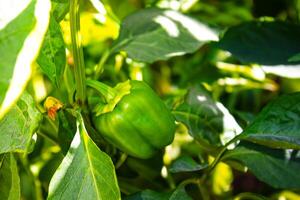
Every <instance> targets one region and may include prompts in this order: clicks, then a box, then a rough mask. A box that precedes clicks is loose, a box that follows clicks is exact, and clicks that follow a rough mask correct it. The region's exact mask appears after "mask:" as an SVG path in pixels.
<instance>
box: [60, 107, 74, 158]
mask: <svg viewBox="0 0 300 200" xmlns="http://www.w3.org/2000/svg"><path fill="white" fill-rule="evenodd" d="M58 120H59V126H58V137H59V141H58V142H59V145H60V148H61V149H62V152H63V153H64V154H66V153H67V152H68V149H69V148H70V144H71V142H72V139H73V138H74V135H75V133H76V128H77V127H76V119H75V117H74V116H72V115H71V114H70V113H69V112H64V111H60V112H58Z"/></svg>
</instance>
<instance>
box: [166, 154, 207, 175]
mask: <svg viewBox="0 0 300 200" xmlns="http://www.w3.org/2000/svg"><path fill="white" fill-rule="evenodd" d="M207 166H208V164H207V163H203V164H199V163H197V162H196V161H194V160H193V159H192V158H191V157H189V156H181V157H179V158H178V159H176V160H175V161H174V162H173V163H172V164H171V166H170V168H169V170H170V172H172V173H177V172H193V171H198V170H201V169H204V168H206V167H207Z"/></svg>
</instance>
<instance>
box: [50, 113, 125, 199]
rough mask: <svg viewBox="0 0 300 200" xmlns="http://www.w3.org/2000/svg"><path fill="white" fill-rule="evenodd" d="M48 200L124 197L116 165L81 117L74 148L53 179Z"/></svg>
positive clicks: (71, 148)
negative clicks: (93, 138)
mask: <svg viewBox="0 0 300 200" xmlns="http://www.w3.org/2000/svg"><path fill="white" fill-rule="evenodd" d="M48 199H98V200H100V199H103V200H114V199H121V197H120V192H119V188H118V184H117V180H116V174H115V170H114V165H113V163H112V161H111V159H110V157H109V156H108V155H106V154H105V153H104V152H102V151H101V150H100V149H99V148H98V147H97V146H96V144H95V143H94V142H93V141H92V140H91V139H90V138H89V136H88V133H87V132H86V129H85V127H84V122H83V120H82V118H81V117H79V120H78V122H77V133H76V135H75V137H74V139H73V141H72V143H71V147H70V149H69V151H68V153H67V155H66V157H65V158H64V159H63V161H62V163H61V165H60V166H59V168H58V169H57V171H56V172H55V174H54V176H53V177H52V179H51V182H50V187H49V196H48Z"/></svg>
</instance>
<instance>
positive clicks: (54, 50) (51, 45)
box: [37, 18, 66, 86]
mask: <svg viewBox="0 0 300 200" xmlns="http://www.w3.org/2000/svg"><path fill="white" fill-rule="evenodd" d="M37 62H38V64H39V65H40V67H41V69H42V71H43V73H44V74H45V75H47V77H48V78H49V79H50V80H51V81H52V83H54V84H56V86H59V85H60V82H61V80H62V76H63V73H64V69H65V65H66V52H65V43H64V40H63V35H62V32H61V30H60V26H59V24H58V23H57V22H56V20H55V19H53V18H51V20H50V25H49V29H48V31H47V33H46V35H45V39H44V43H43V46H42V49H41V52H40V55H39V57H38V59H37Z"/></svg>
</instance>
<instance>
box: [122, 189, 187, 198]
mask: <svg viewBox="0 0 300 200" xmlns="http://www.w3.org/2000/svg"><path fill="white" fill-rule="evenodd" d="M125 200H192V198H191V197H190V196H189V195H188V194H187V193H186V191H185V188H184V186H179V187H178V188H177V189H176V190H175V191H174V192H173V193H169V192H168V193H166V192H165V193H159V192H156V191H152V190H144V191H141V192H138V193H136V194H133V195H130V196H128V197H127V198H125Z"/></svg>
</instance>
